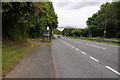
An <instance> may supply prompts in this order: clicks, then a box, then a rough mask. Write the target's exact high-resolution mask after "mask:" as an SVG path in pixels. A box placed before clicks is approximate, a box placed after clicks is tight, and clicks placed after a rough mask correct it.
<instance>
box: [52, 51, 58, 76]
mask: <svg viewBox="0 0 120 80" xmlns="http://www.w3.org/2000/svg"><path fill="white" fill-rule="evenodd" d="M52 59H53V65H54V68H55V73H56V78H59V75H58V72H57V67H56V65H55V58H54V56H53V53H52Z"/></svg>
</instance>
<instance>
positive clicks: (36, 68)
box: [6, 45, 56, 78]
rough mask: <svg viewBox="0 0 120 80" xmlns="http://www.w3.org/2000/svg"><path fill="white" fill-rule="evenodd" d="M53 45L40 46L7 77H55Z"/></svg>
mask: <svg viewBox="0 0 120 80" xmlns="http://www.w3.org/2000/svg"><path fill="white" fill-rule="evenodd" d="M55 77H56V73H55V68H54V63H53V59H52V53H51V47H50V46H46V45H42V46H38V47H37V49H35V50H34V51H33V52H32V53H30V54H29V55H28V56H27V57H26V58H24V59H23V60H22V61H21V62H20V64H18V65H17V66H16V67H15V69H14V70H13V71H11V72H10V73H9V74H8V75H7V77H6V78H55Z"/></svg>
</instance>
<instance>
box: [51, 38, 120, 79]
mask: <svg viewBox="0 0 120 80" xmlns="http://www.w3.org/2000/svg"><path fill="white" fill-rule="evenodd" d="M52 54H53V57H54V63H55V70H56V72H57V73H56V74H57V77H58V78H118V76H119V75H120V73H119V72H118V46H114V45H108V44H103V43H97V42H91V41H85V40H77V39H71V38H64V37H61V38H59V39H58V38H57V39H55V40H53V41H52Z"/></svg>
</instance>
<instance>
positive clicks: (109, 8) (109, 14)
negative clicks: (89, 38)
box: [86, 1, 120, 38]
mask: <svg viewBox="0 0 120 80" xmlns="http://www.w3.org/2000/svg"><path fill="white" fill-rule="evenodd" d="M119 21H120V1H119V2H112V3H106V4H103V5H102V6H101V8H100V10H99V11H98V12H97V13H95V14H93V16H92V17H90V18H88V20H87V22H86V23H87V25H88V27H89V29H90V30H91V32H92V33H93V34H92V35H93V36H100V37H103V34H104V30H106V31H107V33H106V37H108V38H110V37H117V38H118V37H119V38H120V35H117V33H118V27H119V26H118V24H119ZM91 26H94V27H91ZM96 31H97V32H96ZM101 34H102V35H101Z"/></svg>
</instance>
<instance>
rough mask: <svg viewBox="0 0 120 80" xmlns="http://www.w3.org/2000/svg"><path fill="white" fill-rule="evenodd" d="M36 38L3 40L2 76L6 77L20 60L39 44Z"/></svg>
mask: <svg viewBox="0 0 120 80" xmlns="http://www.w3.org/2000/svg"><path fill="white" fill-rule="evenodd" d="M37 45H38V43H37V42H35V41H34V40H27V41H24V42H18V41H14V42H13V41H9V40H7V41H3V42H2V76H3V77H4V76H5V75H6V74H7V73H8V72H9V71H10V70H12V69H13V68H14V67H15V65H16V64H18V63H19V61H20V60H21V59H22V58H24V57H25V56H26V55H27V54H28V53H30V51H31V50H32V49H33V48H34V47H35V46H37Z"/></svg>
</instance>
